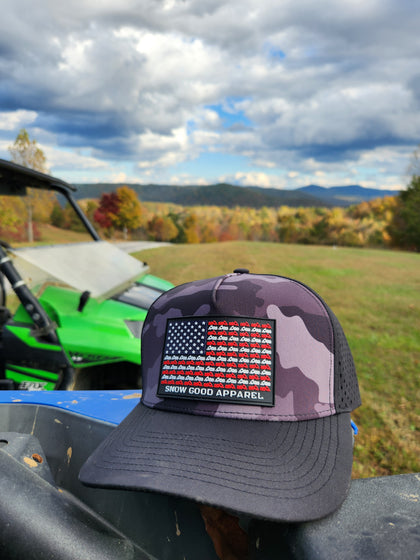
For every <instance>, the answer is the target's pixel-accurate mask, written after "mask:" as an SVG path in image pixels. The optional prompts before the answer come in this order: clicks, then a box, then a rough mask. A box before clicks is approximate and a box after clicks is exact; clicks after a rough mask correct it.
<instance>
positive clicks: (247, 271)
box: [233, 268, 249, 274]
mask: <svg viewBox="0 0 420 560" xmlns="http://www.w3.org/2000/svg"><path fill="white" fill-rule="evenodd" d="M233 272H234V273H237V274H249V270H248V269H247V268H235V270H234V271H233Z"/></svg>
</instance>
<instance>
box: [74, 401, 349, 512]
mask: <svg viewBox="0 0 420 560" xmlns="http://www.w3.org/2000/svg"><path fill="white" fill-rule="evenodd" d="M352 460H353V447H352V433H351V423H350V414H349V413H343V414H337V415H333V416H328V417H325V418H318V419H316V420H306V421H299V422H260V421H250V420H232V419H225V418H214V417H212V418H209V417H204V416H194V415H189V414H180V413H173V412H165V411H161V410H156V409H151V408H148V407H146V406H144V405H143V404H141V403H140V404H138V405H137V406H136V407H135V408H134V409H133V411H132V412H131V413H130V414H129V415H128V416H127V418H125V420H124V421H123V422H122V423H121V424H120V425H119V426H118V427H117V428H116V429H115V430H114V431H113V432H112V433H111V434H110V435H109V436H108V438H107V439H105V440H104V441H103V442H102V444H101V445H100V446H99V447H98V449H96V451H95V452H94V453H93V454H92V455H91V456H90V457H89V459H88V460H87V461H86V463H85V464H84V465H83V467H82V469H81V471H80V475H79V478H80V480H81V482H82V483H84V484H86V485H88V486H95V487H109V488H120V489H131V490H145V491H154V492H162V493H166V494H171V495H175V496H180V497H183V498H188V499H191V500H195V501H198V502H201V503H205V504H209V505H213V506H217V507H221V508H225V509H227V510H230V511H235V512H237V513H238V514H245V515H248V516H253V517H260V518H265V519H270V520H275V521H309V520H313V519H318V518H321V517H324V516H326V515H328V514H330V513H332V512H333V511H335V510H336V509H337V508H338V507H339V506H340V505H341V503H342V502H343V500H344V499H345V497H346V494H347V491H348V488H349V485H350V478H351V469H352Z"/></svg>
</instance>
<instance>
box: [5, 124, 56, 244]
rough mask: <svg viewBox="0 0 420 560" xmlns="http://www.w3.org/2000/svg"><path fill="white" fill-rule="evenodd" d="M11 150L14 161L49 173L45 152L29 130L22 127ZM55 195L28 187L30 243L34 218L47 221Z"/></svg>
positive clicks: (27, 204) (27, 210)
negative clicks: (32, 138) (31, 137)
mask: <svg viewBox="0 0 420 560" xmlns="http://www.w3.org/2000/svg"><path fill="white" fill-rule="evenodd" d="M9 152H10V155H11V158H12V161H13V162H14V163H17V164H19V165H22V166H24V167H28V168H29V169H34V170H35V171H40V172H41V173H48V168H47V158H46V157H45V154H44V152H43V151H42V150H41V148H40V147H39V146H38V144H37V142H36V140H31V139H30V137H29V134H28V132H27V131H26V130H25V129H24V128H22V130H21V131H20V132H19V134H18V135H17V137H16V140H15V142H14V144H13V146H9ZM54 199H55V196H54V194H53V193H51V192H48V191H42V190H39V189H28V193H27V196H26V197H25V206H26V213H27V230H28V241H29V242H30V243H32V242H33V240H34V235H33V220H34V218H38V219H40V220H43V221H45V219H48V217H49V215H50V214H51V211H52V207H53V204H54Z"/></svg>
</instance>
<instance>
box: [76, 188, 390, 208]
mask: <svg viewBox="0 0 420 560" xmlns="http://www.w3.org/2000/svg"><path fill="white" fill-rule="evenodd" d="M122 185H127V186H129V187H130V188H132V189H133V190H134V191H136V193H137V196H138V197H139V199H140V200H141V201H144V202H172V203H174V204H180V205H182V206H226V207H230V208H232V207H234V206H242V207H244V206H248V207H251V208H261V207H263V206H267V207H277V206H292V207H299V206H303V207H308V206H317V207H319V206H321V207H322V206H323V207H325V206H327V207H332V206H350V205H352V204H359V203H360V202H363V201H368V200H372V199H374V198H383V197H384V196H395V195H397V194H398V192H399V191H391V190H381V189H368V188H364V187H361V186H360V185H349V186H342V187H340V186H337V187H329V188H327V187H321V186H319V185H308V186H306V187H301V188H299V189H294V190H292V189H273V188H269V189H267V188H262V187H239V186H237V185H231V184H228V183H219V184H216V185H203V186H201V185H200V186H190V185H188V186H177V185H139V184H129V183H118V184H117V183H94V184H79V185H76V187H77V193H76V197H77V198H78V199H81V198H100V196H101V195H102V193H105V192H112V191H115V189H116V188H117V187H120V186H122Z"/></svg>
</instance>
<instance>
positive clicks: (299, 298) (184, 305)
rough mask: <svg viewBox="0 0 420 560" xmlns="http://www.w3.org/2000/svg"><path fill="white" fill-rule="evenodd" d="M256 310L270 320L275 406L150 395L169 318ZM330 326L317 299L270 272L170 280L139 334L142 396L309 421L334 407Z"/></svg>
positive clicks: (182, 406)
mask: <svg viewBox="0 0 420 560" xmlns="http://www.w3.org/2000/svg"><path fill="white" fill-rule="evenodd" d="M212 316H230V317H255V318H258V319H264V318H266V319H271V320H274V321H275V334H276V336H275V356H274V375H275V379H274V380H273V381H274V392H275V395H274V405H273V406H258V405H249V404H241V403H230V402H229V403H220V402H207V401H203V400H194V399H191V400H190V399H176V398H161V397H159V396H157V389H158V385H159V378H160V375H161V367H162V359H163V352H164V344H165V333H166V328H167V322H168V319H173V318H181V317H212ZM334 361H335V356H334V333H333V326H332V322H331V319H330V316H329V314H328V312H327V309H326V306H325V305H324V303H323V302H322V301H321V300H320V299H319V298H318V297H317V296H316V294H314V293H313V292H312V291H311V290H309V289H308V288H307V287H306V286H304V285H303V284H300V283H299V282H296V281H294V280H291V279H288V278H283V277H279V276H274V275H257V274H237V273H234V274H227V275H225V276H222V277H216V278H211V279H206V280H200V281H195V282H191V283H188V284H183V285H181V286H177V287H175V288H173V289H172V290H170V291H168V292H165V293H164V294H162V295H161V296H160V297H159V298H158V299H157V300H156V301H155V302H154V304H153V305H152V306H151V308H150V310H149V313H148V316H147V318H146V321H145V323H144V328H143V333H142V365H143V366H142V367H143V395H142V402H143V404H144V405H146V406H148V407H151V408H159V409H161V410H168V411H179V412H184V413H190V414H197V415H206V416H218V417H225V418H239V419H250V420H277V421H279V420H283V421H294V420H309V419H313V418H321V417H324V416H330V415H332V414H335V413H336V408H335V404H334Z"/></svg>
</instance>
